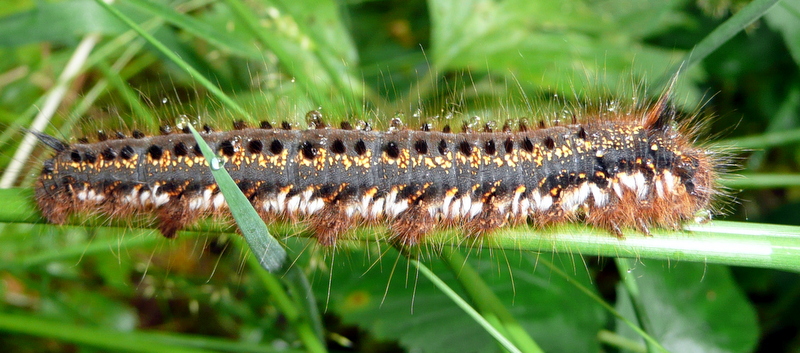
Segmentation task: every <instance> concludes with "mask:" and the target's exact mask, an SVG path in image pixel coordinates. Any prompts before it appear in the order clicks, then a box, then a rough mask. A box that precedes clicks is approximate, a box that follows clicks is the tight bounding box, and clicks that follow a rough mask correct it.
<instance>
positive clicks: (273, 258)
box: [186, 124, 286, 272]
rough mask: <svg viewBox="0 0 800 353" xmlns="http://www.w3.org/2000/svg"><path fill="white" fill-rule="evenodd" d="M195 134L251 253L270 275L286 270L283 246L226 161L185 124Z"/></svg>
mask: <svg viewBox="0 0 800 353" xmlns="http://www.w3.org/2000/svg"><path fill="white" fill-rule="evenodd" d="M186 125H187V126H188V127H189V129H190V130H191V131H192V135H193V136H194V139H195V141H197V144H198V145H199V146H200V150H201V151H202V152H203V156H204V157H205V158H206V160H207V161H210V165H211V174H212V175H214V180H215V181H216V182H217V185H219V189H220V192H222V194H223V195H224V196H225V202H227V204H228V208H229V209H230V210H231V214H232V215H233V218H234V219H235V220H236V224H238V225H239V229H240V230H241V231H242V235H244V238H245V239H246V240H247V244H248V245H250V250H251V251H252V252H253V254H255V255H256V258H257V259H258V262H259V264H261V267H263V268H264V269H266V270H267V271H269V272H276V271H278V270H280V269H281V268H282V267H283V264H284V262H285V261H286V249H284V248H283V246H281V244H280V243H279V242H278V240H277V239H275V238H274V237H272V235H270V234H269V230H268V229H267V225H266V224H264V220H262V219H261V217H260V216H259V215H258V212H256V210H255V209H253V205H252V204H250V201H249V200H248V199H247V197H245V196H244V194H242V192H241V191H240V190H239V187H238V186H237V185H236V182H234V181H233V178H231V176H230V175H229V174H228V172H226V171H225V169H224V168H223V166H222V164H223V163H224V161H223V160H222V159H220V158H218V157H217V156H216V155H215V154H214V151H212V150H211V147H208V145H207V144H206V143H205V141H204V140H203V137H201V136H200V134H199V133H198V132H197V130H195V129H194V126H192V125H191V124H186Z"/></svg>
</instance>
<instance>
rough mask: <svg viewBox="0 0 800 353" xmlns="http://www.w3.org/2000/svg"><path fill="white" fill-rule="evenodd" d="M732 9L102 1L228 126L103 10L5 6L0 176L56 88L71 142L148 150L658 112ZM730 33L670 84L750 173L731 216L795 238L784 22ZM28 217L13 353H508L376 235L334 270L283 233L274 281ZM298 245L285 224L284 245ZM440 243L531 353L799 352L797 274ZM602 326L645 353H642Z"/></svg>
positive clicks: (13, 261)
mask: <svg viewBox="0 0 800 353" xmlns="http://www.w3.org/2000/svg"><path fill="white" fill-rule="evenodd" d="M754 3H759V1H756V2H754ZM760 3H768V2H765V1H760ZM747 4H748V3H747V2H742V1H735V0H734V1H725V0H722V1H717V0H703V1H699V2H694V1H670V2H665V1H655V0H653V1H635V0H605V1H580V0H565V1H559V2H551V1H524V0H508V1H487V0H473V1H446V0H430V1H428V2H424V1H408V2H406V1H340V2H336V1H277V0H276V1H269V0H253V1H246V2H240V1H239V0H228V1H213V0H189V1H153V0H123V1H116V2H114V3H113V4H112V6H113V7H114V8H116V9H119V11H121V12H122V13H123V14H124V15H125V16H127V17H129V18H131V19H133V20H134V22H136V23H139V24H140V25H141V26H142V27H143V28H144V29H145V30H146V31H147V32H149V33H151V34H152V35H153V36H154V37H155V38H156V39H157V40H158V41H160V42H161V43H163V44H164V45H165V46H166V48H168V49H169V51H170V52H173V53H175V54H177V55H178V56H179V57H181V58H182V59H183V60H185V61H186V62H188V63H189V64H190V65H191V66H192V67H194V68H195V69H197V70H198V71H199V73H200V74H201V75H202V76H204V77H207V78H209V79H210V80H211V81H212V82H213V83H214V85H215V86H216V87H219V88H221V89H222V91H224V93H225V95H226V96H227V97H230V98H231V99H232V100H233V101H234V102H236V104H239V105H241V106H244V107H245V112H244V113H243V112H240V111H237V110H236V109H234V108H231V105H229V104H226V103H224V102H220V99H219V98H209V96H213V92H209V89H208V88H206V87H204V86H202V85H200V84H198V83H197V78H198V77H197V75H194V76H192V75H190V74H187V72H186V71H185V70H184V69H183V68H182V67H181V66H180V65H177V64H175V63H174V62H173V61H171V60H170V58H169V57H167V56H165V55H164V53H163V52H162V51H160V50H158V49H157V48H156V47H154V46H153V45H151V44H148V42H147V41H145V40H144V39H143V38H142V37H141V36H140V35H138V34H136V33H134V32H132V31H131V30H130V28H129V27H128V26H126V25H125V24H124V23H122V22H120V21H119V20H118V19H117V18H116V17H114V16H113V15H112V14H111V13H110V12H109V11H107V9H105V8H104V7H102V6H100V5H99V4H98V3H97V2H96V1H92V0H63V1H15V2H12V1H4V2H0V123H1V124H2V126H3V127H4V128H3V130H2V132H0V148H1V149H2V155H0V166H2V167H1V168H2V169H4V170H5V169H6V166H8V165H9V163H11V161H12V160H13V158H14V157H12V156H14V153H15V151H17V150H18V148H19V144H20V141H21V136H22V135H23V134H22V130H21V128H23V127H26V126H30V123H31V121H32V120H33V118H34V116H35V115H36V113H37V112H38V111H39V109H41V107H42V106H43V104H44V99H45V98H44V97H45V96H46V95H47V94H49V93H52V92H53V91H55V90H57V89H58V87H64V88H65V95H64V98H63V100H62V101H61V102H60V104H59V112H58V114H56V116H55V117H54V118H53V120H52V121H50V122H49V123H48V125H47V129H46V130H45V131H46V132H48V133H50V134H53V135H56V136H61V137H63V138H64V139H67V140H74V139H75V136H76V135H80V134H81V133H82V132H81V131H84V132H91V131H93V130H97V129H109V130H110V129H122V130H125V131H130V130H132V129H142V130H146V131H150V132H155V131H158V130H157V129H158V126H159V125H160V124H164V123H165V122H166V123H174V122H175V121H177V120H178V119H180V117H181V116H183V115H186V116H189V117H190V118H192V119H197V118H198V117H199V119H200V120H201V121H203V122H205V121H209V122H212V125H213V124H214V122H216V124H217V126H224V125H227V124H230V121H233V120H238V119H244V120H248V121H253V122H254V121H258V120H269V121H272V122H279V121H282V120H287V121H290V122H292V123H293V124H297V125H298V126H305V117H304V115H305V112H307V111H308V110H311V109H321V111H322V112H323V114H324V115H325V117H326V119H329V120H330V121H338V120H349V121H360V120H363V121H368V122H370V123H371V124H373V125H374V126H377V127H381V126H382V127H386V126H387V125H388V124H387V122H388V121H389V120H390V119H391V118H393V117H401V118H402V119H403V121H405V122H406V124H408V125H409V126H414V125H418V124H419V123H420V121H433V122H434V123H436V124H438V125H442V124H452V125H453V126H454V127H455V126H460V125H462V124H476V123H477V122H478V121H477V120H476V119H475V118H474V117H475V116H479V117H481V120H480V122H481V124H482V123H484V122H487V121H498V122H500V121H503V120H504V119H506V118H507V117H510V118H512V119H517V118H521V117H527V118H534V117H540V118H541V117H544V118H547V119H558V118H559V116H560V115H561V114H563V112H564V109H566V110H567V111H570V110H569V109H573V108H574V107H575V106H580V105H585V104H603V103H601V102H606V103H607V102H610V101H611V100H612V99H616V100H618V101H619V102H621V104H630V102H631V100H632V99H633V98H634V97H635V98H638V99H645V100H646V99H651V98H652V97H654V96H657V95H659V94H660V93H661V92H662V90H661V89H659V88H658V86H659V85H660V84H661V83H663V82H664V81H663V80H664V78H665V77H666V78H669V77H670V75H671V74H672V68H675V67H678V66H680V65H681V64H682V63H685V62H684V60H686V59H687V58H690V59H691V56H688V53H689V52H690V50H691V49H692V48H693V47H694V46H696V45H697V44H698V43H700V42H701V40H702V39H703V38H705V37H706V36H707V35H708V34H709V33H711V32H712V31H713V30H715V29H719V28H721V24H722V23H723V21H725V20H726V19H728V18H730V16H731V14H732V13H737V12H738V11H741V10H742V9H743V8H745V6H746V5H747ZM739 28H740V29H743V30H742V31H741V33H738V34H737V35H736V36H734V37H733V38H731V39H729V40H724V41H723V42H724V44H722V45H721V46H719V47H718V48H717V47H715V48H714V49H715V50H714V51H713V53H711V54H710V55H709V56H707V57H705V58H702V61H700V62H699V63H696V64H685V67H684V68H683V70H682V73H681V75H680V77H679V80H678V85H677V87H676V89H675V92H674V97H675V98H676V103H677V104H679V106H681V107H682V108H683V109H684V111H685V112H686V113H688V114H692V113H696V112H701V113H702V114H710V115H714V116H715V117H716V118H715V119H713V120H709V123H708V124H709V127H708V130H709V132H708V134H707V136H708V138H709V139H726V141H727V143H728V144H733V145H735V146H738V147H739V148H747V149H750V150H751V151H750V152H749V153H746V154H742V158H741V159H739V163H740V164H741V166H742V171H741V173H742V174H743V175H745V176H746V177H744V178H741V179H739V180H736V179H734V180H731V181H729V184H728V185H730V186H731V187H733V188H735V190H734V191H739V190H740V189H746V190H745V191H743V192H735V195H736V196H735V198H736V202H732V203H731V204H730V205H729V210H730V211H729V216H728V217H729V218H730V219H736V220H747V221H748V222H764V223H771V224H796V225H800V217H797V215H798V214H800V203H798V196H800V194H798V190H800V189H798V188H797V185H798V184H800V181H798V176H797V170H798V163H800V158H799V157H798V149H797V145H796V144H792V142H793V141H796V140H797V138H798V137H800V132H798V130H796V129H797V128H798V126H797V125H798V123H800V120H798V116H797V115H798V112H800V80H798V63H800V1H797V0H792V1H782V2H779V3H778V4H777V5H775V6H773V7H771V8H770V10H769V12H767V13H766V15H765V16H764V17H763V18H761V19H759V20H757V21H756V22H753V23H749V22H748V23H743V24H741V25H740V26H739ZM87 38H88V40H90V41H91V40H96V41H97V42H96V43H94V44H93V45H91V46H89V49H90V54H89V56H88V58H87V59H86V60H85V61H84V62H83V64H82V65H81V67H82V68H81V69H80V70H78V74H77V75H76V78H75V79H74V80H68V81H64V80H62V79H60V78H59V76H60V75H61V73H62V71H64V70H65V67H66V66H67V62H68V61H69V60H70V58H71V57H73V55H75V54H74V53H75V52H76V48H78V47H79V46H80V44H79V43H84V45H86V44H85V43H86V41H87ZM648 87H649V88H650V89H649V90H647V89H646V88H648ZM636 90H638V92H634V91H636ZM553 107H562V108H561V110H553ZM697 107H699V108H697ZM547 112H550V113H547ZM248 115H249V116H248ZM76 126H78V127H76ZM80 126H82V127H80ZM740 136H745V137H746V138H739V137H740ZM34 153H35V156H34V158H33V161H32V162H30V163H28V164H26V167H25V169H24V173H23V175H22V176H21V177H20V178H19V180H18V181H17V185H23V186H30V185H31V183H32V180H33V178H35V176H36V173H37V170H38V169H37V168H38V167H37V164H38V163H37V162H36V161H41V160H42V159H43V158H46V156H47V155H48V153H49V151H45V150H36V151H35V152H34ZM767 173H782V174H780V175H778V176H776V175H774V174H767ZM20 190H22V191H20V192H21V193H23V194H24V193H25V190H28V192H29V189H20ZM4 195H5V194H4ZM29 203H30V202H29V201H28V204H25V205H22V206H19V207H20V209H24V210H27V209H29V208H30V205H29ZM11 205H12V204H11V200H10V199H9V206H8V207H6V208H9V209H10V208H14V207H17V206H16V204H13V205H15V206H11ZM26 207H28V208H27V209H26ZM30 212H33V211H30ZM3 219H4V220H6V218H3ZM25 219H26V218H20V219H16V220H14V219H12V220H11V221H10V222H12V223H4V224H0V229H1V230H2V231H1V233H0V234H2V235H0V294H2V295H1V296H0V330H2V332H0V347H2V348H3V350H4V351H17V352H26V351H30V352H41V351H54V352H73V351H86V352H93V351H141V352H160V351H187V352H188V351H197V352H200V351H228V352H271V351H306V350H311V351H324V350H326V349H327V350H333V351H369V352H390V351H429V352H449V351H453V352H464V351H492V350H500V349H501V348H500V346H499V345H497V343H496V342H495V341H494V340H493V339H492V337H491V336H490V335H489V334H488V333H486V331H485V330H484V329H483V328H481V326H479V324H477V323H476V321H474V320H472V319H470V318H469V317H468V316H466V315H465V314H464V312H463V311H462V310H461V309H459V308H458V307H457V306H456V304H454V303H453V301H451V300H450V299H449V298H448V297H447V296H446V295H444V294H443V292H442V290H441V289H439V288H437V287H434V286H433V285H432V284H430V282H429V281H428V280H427V279H426V278H424V277H420V272H419V270H417V268H416V267H414V266H413V265H412V263H409V262H408V261H407V260H406V258H405V257H404V256H402V255H400V254H398V252H397V251H396V250H395V249H393V248H391V247H388V246H386V245H385V244H381V243H380V242H378V241H375V240H372V241H369V240H368V241H353V242H350V243H348V242H344V243H345V244H342V246H341V249H337V251H330V250H329V249H320V248H318V247H316V246H315V245H314V243H313V241H308V240H306V239H305V238H297V237H292V238H288V239H286V242H287V245H288V247H289V249H290V253H291V254H292V256H293V257H296V260H295V261H296V262H295V266H294V268H295V269H298V271H294V272H292V274H288V275H284V276H278V277H271V276H270V275H269V274H266V273H265V272H263V271H262V270H261V269H260V268H259V267H258V265H257V263H256V264H254V262H253V261H251V258H252V256H249V255H248V253H247V251H246V248H245V247H244V245H243V244H244V243H243V242H242V241H240V240H239V238H238V237H237V236H235V235H231V234H230V233H229V232H228V233H226V232H221V231H217V232H208V231H206V232H186V233H185V234H182V235H181V236H180V237H179V238H178V239H177V240H165V239H162V238H160V237H159V236H157V235H156V234H154V233H153V231H151V230H147V229H139V228H135V227H126V226H125V225H122V226H117V227H98V226H88V225H97V224H102V223H103V220H99V221H92V220H83V221H79V224H80V223H81V222H84V223H85V224H86V225H87V226H73V227H54V226H50V225H44V224H25V223H16V222H22V221H24V220H25ZM6 221H8V220H6ZM34 223H35V222H34ZM299 231H300V230H299V229H298V228H297V227H291V226H285V225H283V226H278V227H277V228H275V231H274V233H276V234H281V235H292V234H294V233H297V232H299ZM798 233H800V232H797V233H795V234H798ZM530 236H537V235H530ZM787 237H788V236H787ZM367 239H369V236H368V237H367ZM795 239H796V238H795ZM794 244H797V243H794ZM433 248H434V247H433V246H432V247H430V248H428V249H424V250H429V251H423V258H424V259H425V261H424V262H425V263H427V264H428V265H429V266H430V267H431V268H432V269H433V272H434V273H436V274H437V275H439V277H441V278H442V279H443V280H445V282H446V283H448V284H449V285H450V287H451V288H453V289H454V290H455V291H456V292H458V293H460V294H462V295H464V296H466V297H471V299H472V300H473V301H474V302H476V303H480V302H481V299H479V298H476V294H475V292H474V290H475V289H476V288H481V289H482V290H479V291H478V292H482V293H484V294H485V293H489V295H493V296H495V297H496V298H495V299H497V302H499V303H501V306H502V307H503V308H504V309H501V310H500V311H499V312H507V313H510V314H511V315H512V316H513V318H514V319H513V320H507V318H505V317H503V315H500V318H499V319H497V318H495V319H497V320H499V321H504V322H513V323H518V324H519V327H521V328H524V330H525V331H526V332H527V333H528V334H529V335H530V337H531V338H532V339H531V341H532V342H535V343H534V344H533V345H527V346H526V345H524V344H520V346H521V347H522V348H523V350H525V351H535V350H536V348H537V347H541V349H542V350H544V351H548V352H550V351H568V352H583V351H593V352H597V351H611V352H615V351H618V352H624V351H647V350H658V349H660V348H666V349H667V350H670V351H675V352H692V351H696V352H749V351H764V352H767V351H768V352H775V351H797V350H800V332H799V331H798V328H800V322H799V321H798V317H797V315H795V313H797V312H798V310H800V307H798V304H800V301H798V299H797V298H798V293H800V282H799V281H798V276H797V273H795V272H786V271H780V270H774V269H759V268H753V267H734V268H730V267H726V266H722V265H714V264H707V263H693V262H686V261H660V260H647V259H638V258H637V259H630V260H626V259H610V258H604V257H599V256H591V255H587V254H585V253H584V252H583V251H581V249H580V248H577V249H575V250H574V251H567V252H561V253H550V252H529V251H517V250H505V251H503V250H497V249H494V250H493V249H489V248H483V249H473V248H470V247H468V246H467V245H466V244H464V245H463V247H456V248H455V250H443V251H442V256H440V253H439V252H438V251H430V250H432V249H433ZM795 248H797V246H795ZM446 249H447V247H446ZM675 251H676V253H677V251H678V250H675ZM462 253H463V254H462ZM444 254H446V255H447V259H445V258H444V257H445V256H444ZM462 258H466V260H460V259H462ZM798 262H800V258H798ZM767 267H768V266H767ZM473 270H474V272H472V271H473ZM626 274H627V275H626ZM471 275H475V276H472V277H470V276H471ZM629 275H630V276H629ZM628 277H633V279H631V278H628ZM465 278H469V280H465ZM305 279H308V280H309V281H310V282H311V284H310V286H306V285H305V284H304V281H305ZM276 280H277V281H278V282H276ZM276 283H277V284H276ZM632 283H633V284H634V285H633V286H632V285H631V284H632ZM480 285H483V286H485V287H480ZM276 288H277V289H276ZM309 288H310V290H309ZM477 296H480V294H478V295H477ZM609 305H610V306H612V307H613V308H614V309H616V310H617V311H618V312H619V313H620V315H621V317H624V318H628V319H630V320H633V321H634V322H638V323H639V324H638V326H639V327H641V328H642V329H644V331H646V332H647V333H648V334H649V336H650V337H652V338H654V339H655V341H657V342H659V343H660V346H661V347H659V345H658V344H653V343H652V342H649V343H648V344H645V340H643V339H642V337H641V335H640V334H637V333H635V332H633V331H632V330H631V329H630V327H629V326H628V325H626V324H625V323H624V322H623V321H621V319H620V318H619V317H616V316H614V314H613V311H611V310H609V308H608V306H609ZM477 306H479V307H480V305H479V304H478V305H477ZM503 310H505V311H503ZM481 311H482V312H483V313H484V317H485V318H487V319H488V320H490V321H491V320H493V319H492V315H491V314H487V312H488V313H497V312H498V311H493V310H488V309H485V308H483V309H482V310H481ZM522 336H525V333H523V334H522ZM516 337H519V336H516ZM315 339H318V340H319V341H320V342H324V345H323V344H319V345H315V344H314V343H313V341H314V340H315ZM521 340H522V341H525V339H521ZM317 343H319V342H317ZM517 343H518V342H517Z"/></svg>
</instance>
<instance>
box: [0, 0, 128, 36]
mask: <svg viewBox="0 0 800 353" xmlns="http://www.w3.org/2000/svg"><path fill="white" fill-rule="evenodd" d="M36 3H37V6H36V8H34V9H33V10H29V11H25V12H21V13H17V14H13V15H9V16H6V17H3V18H0V33H2V34H3V35H2V36H0V46H6V47H13V46H21V45H25V44H30V43H39V42H54V43H64V44H70V43H75V42H77V41H78V40H79V39H80V37H81V36H83V35H86V34H88V33H104V34H118V33H121V32H124V31H125V30H126V29H127V28H126V27H125V25H124V24H123V23H122V22H120V21H119V20H117V19H116V18H114V16H111V15H110V14H109V13H108V12H106V11H105V10H103V8H102V7H100V6H97V3H95V2H94V1H93V0H69V1H58V2H45V1H38V2H36Z"/></svg>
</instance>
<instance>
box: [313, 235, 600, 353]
mask: <svg viewBox="0 0 800 353" xmlns="http://www.w3.org/2000/svg"><path fill="white" fill-rule="evenodd" d="M373 250H375V249H373ZM375 256H381V259H380V260H378V261H379V262H378V263H376V264H375V266H372V267H370V268H368V266H369V264H371V263H373V262H375V261H376V257H375ZM397 256H400V255H398V254H397V253H396V252H394V250H388V251H387V252H386V253H384V254H383V255H380V254H376V253H375V252H373V253H365V252H362V251H352V252H350V253H348V254H347V255H346V256H343V258H341V259H339V258H337V259H334V261H333V265H332V267H333V274H332V275H331V277H330V283H332V284H333V286H331V287H330V288H329V287H328V282H327V281H328V276H327V275H322V276H318V277H320V278H318V282H317V284H315V286H314V287H315V289H316V290H317V291H318V294H317V295H318V297H320V298H325V297H326V292H327V290H328V289H330V296H329V298H328V300H327V301H328V302H329V305H330V309H331V310H333V311H334V312H336V313H338V314H339V315H341V316H342V317H343V318H344V320H345V322H349V323H355V324H357V325H359V326H360V327H362V328H363V329H366V330H369V331H370V332H371V333H372V334H373V335H375V336H377V337H378V338H381V339H397V340H399V341H400V343H401V344H402V345H403V346H405V347H406V348H408V349H409V350H422V351H426V352H465V351H470V352H486V351H495V350H496V349H497V344H496V343H495V342H494V339H492V338H491V337H490V336H489V334H487V333H486V332H485V331H484V330H483V328H481V327H480V326H478V324H476V323H475V322H474V321H473V320H471V319H470V318H468V317H467V316H466V314H464V312H463V311H462V310H461V309H460V308H458V307H457V306H456V305H455V304H453V302H452V301H450V299H448V298H447V297H446V296H443V295H442V293H441V292H440V291H439V290H438V289H437V288H436V287H435V286H434V285H433V284H431V283H430V282H429V281H428V280H426V279H424V278H421V277H420V275H419V274H418V273H417V272H416V269H415V268H414V267H412V266H411V265H410V264H409V263H408V262H407V261H406V260H405V258H403V257H400V258H399V259H398V258H397ZM542 256H546V257H547V258H548V259H555V261H556V262H557V263H558V264H559V265H562V266H564V267H565V268H567V269H566V271H567V272H568V273H574V274H575V275H574V276H573V278H572V280H573V281H578V282H580V283H583V284H584V285H586V286H591V284H590V282H589V277H588V276H587V274H586V272H585V270H584V268H583V265H582V261H581V260H580V259H577V258H573V257H572V256H568V255H551V254H547V255H542ZM345 257H346V258H345ZM470 257H471V258H470V259H469V260H468V261H469V262H470V264H471V265H472V266H475V267H476V269H477V271H478V273H479V274H480V275H481V277H482V278H484V279H485V280H486V281H487V282H488V285H489V287H490V288H491V289H492V291H493V292H494V293H495V294H496V295H497V296H498V297H499V298H500V299H501V301H502V302H503V304H504V305H505V306H506V307H508V308H509V310H510V311H511V313H512V314H513V315H514V317H515V318H516V319H517V320H518V321H519V322H520V324H521V325H522V326H523V327H525V328H526V330H527V331H528V332H529V333H530V334H531V335H532V336H533V338H534V339H535V340H536V342H537V343H538V344H539V345H540V346H541V347H542V349H543V350H544V351H546V352H549V351H564V352H591V351H598V350H599V343H598V341H597V339H596V335H597V332H598V331H599V330H600V329H601V328H602V327H603V325H604V324H605V313H604V311H603V309H602V308H601V307H600V306H599V305H598V304H597V303H596V302H594V301H593V300H591V299H590V298H588V297H587V296H585V295H584V294H582V293H581V292H580V291H579V290H578V289H576V288H575V287H574V286H573V285H572V284H571V283H570V281H567V280H564V279H562V278H561V277H558V276H556V275H554V274H551V272H550V271H549V270H548V269H547V268H546V267H545V266H541V265H537V258H536V256H535V255H531V254H520V253H519V252H516V251H509V252H502V251H500V252H492V254H489V252H486V253H472V254H471V255H470ZM478 257H479V258H481V259H478ZM489 257H491V258H492V259H494V260H493V261H488V260H489ZM354 264H365V265H364V266H363V267H362V266H358V265H354ZM429 267H431V270H432V271H433V272H434V273H436V274H437V275H439V277H440V278H441V279H442V280H444V281H445V282H446V283H447V284H448V285H449V286H450V287H451V288H454V289H456V291H457V292H458V293H459V294H460V295H461V296H462V297H464V294H463V292H462V291H460V285H459V284H458V283H457V281H456V280H455V278H453V277H452V274H451V273H450V272H449V271H448V270H447V268H446V267H444V265H442V264H440V263H438V262H437V263H434V264H429ZM509 271H511V273H512V274H511V275H510V274H509ZM387 278H388V283H387ZM565 313H569V315H565Z"/></svg>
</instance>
